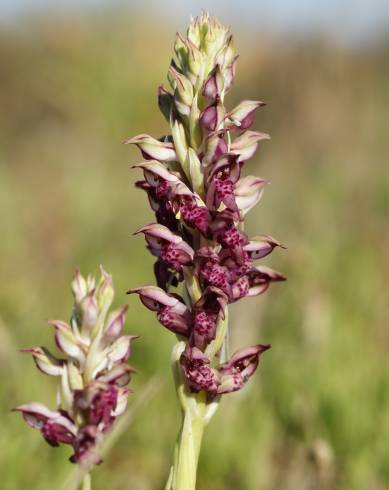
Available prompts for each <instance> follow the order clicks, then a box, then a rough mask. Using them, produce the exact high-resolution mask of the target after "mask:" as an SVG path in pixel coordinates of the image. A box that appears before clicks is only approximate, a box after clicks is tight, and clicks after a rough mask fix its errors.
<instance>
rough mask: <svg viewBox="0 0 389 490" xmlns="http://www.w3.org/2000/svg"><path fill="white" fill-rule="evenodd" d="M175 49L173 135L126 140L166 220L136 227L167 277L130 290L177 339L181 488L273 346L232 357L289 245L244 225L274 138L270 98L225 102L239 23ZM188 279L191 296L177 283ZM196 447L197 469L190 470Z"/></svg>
mask: <svg viewBox="0 0 389 490" xmlns="http://www.w3.org/2000/svg"><path fill="white" fill-rule="evenodd" d="M174 50H175V57H174V59H173V60H172V62H171V65H170V68H169V72H168V80H169V83H170V86H171V89H172V92H169V91H168V90H166V89H165V88H164V87H163V86H161V87H160V88H159V92H158V100H159V107H160V110H161V112H162V113H163V115H164V116H165V117H166V119H167V120H168V122H169V124H170V128H171V133H172V134H171V135H170V136H164V137H162V138H160V139H155V138H153V137H151V136H149V135H146V134H142V135H139V136H136V137H134V138H131V139H129V140H128V141H126V143H131V144H135V145H136V146H137V147H138V148H139V149H140V151H141V153H142V155H143V157H144V159H145V161H143V162H142V163H139V164H137V165H135V166H134V167H135V168H137V169H141V170H142V171H143V175H144V179H143V180H141V181H139V182H137V183H136V185H137V187H139V188H141V189H143V190H144V191H146V193H147V195H148V199H149V202H150V205H151V208H152V210H153V211H154V213H155V217H156V223H152V224H148V225H146V226H143V227H142V228H140V230H138V232H137V233H142V234H143V235H144V236H145V239H146V242H147V247H148V249H149V250H150V252H151V254H152V255H154V256H155V257H157V260H156V262H155V265H154V272H155V276H156V282H157V286H153V285H149V286H144V287H139V288H135V289H131V290H130V291H129V293H136V294H138V295H139V297H140V299H141V301H142V303H143V304H144V305H145V306H146V307H147V308H149V309H150V310H152V311H154V312H155V313H156V315H157V319H158V321H159V322H160V323H161V324H162V325H163V326H164V327H166V328H167V329H168V330H170V331H172V332H173V333H175V334H176V335H177V336H178V340H179V342H178V344H177V345H176V347H175V348H174V351H173V368H174V373H175V379H176V384H177V392H178V396H179V399H180V401H181V406H182V411H183V414H184V419H183V428H182V431H181V435H180V438H181V439H180V438H179V441H178V443H177V444H178V445H177V450H176V452H175V461H174V463H173V468H172V471H171V474H170V478H169V482H168V484H167V486H166V488H167V489H170V488H173V489H179V490H181V489H184V488H185V489H186V488H194V485H195V468H196V465H197V457H198V452H199V444H200V442H199V439H201V433H202V428H203V426H204V425H205V424H206V423H207V422H208V420H209V419H210V417H211V415H212V413H213V412H214V409H215V403H217V402H218V400H219V398H220V395H223V394H225V393H229V392H233V391H237V390H239V389H241V388H242V387H243V386H244V385H245V383H246V382H247V380H248V379H249V378H250V376H251V375H252V374H253V373H254V372H255V370H256V368H257V366H258V363H259V357H260V355H261V354H262V353H263V352H264V351H266V350H267V349H269V347H270V345H262V344H258V345H255V346H252V347H248V348H243V349H240V350H238V351H237V352H235V354H233V355H232V356H231V357H230V358H228V345H227V344H228V341H227V339H228V335H227V332H228V322H227V310H228V305H229V304H230V303H234V302H236V301H238V300H240V299H242V298H244V297H253V296H257V295H260V294H262V293H264V292H265V291H266V290H267V289H268V287H269V285H270V284H271V283H272V282H276V281H283V280H285V277H284V276H283V275H282V274H280V273H279V272H276V271H274V270H272V269H270V268H269V267H267V266H264V265H258V264H257V263H256V260H257V259H262V258H263V257H265V256H267V255H268V254H270V253H271V252H272V251H273V249H274V248H275V247H280V246H281V245H280V243H279V242H278V241H277V240H275V239H274V238H272V237H271V236H268V235H259V236H255V237H253V238H249V237H248V236H247V235H246V233H244V231H243V225H244V221H245V216H246V214H247V212H248V211H250V209H252V208H253V206H255V205H256V204H257V203H258V202H259V200H260V199H261V197H262V194H263V189H264V186H265V185H266V183H267V182H266V180H265V179H262V178H259V177H255V176H251V175H249V176H245V177H243V176H242V169H243V167H244V165H245V162H246V161H247V160H248V159H250V158H251V157H252V156H253V155H254V153H255V151H256V150H257V147H258V145H259V143H260V142H261V141H263V140H267V139H269V136H268V135H267V134H265V133H261V132H257V131H252V130H250V129H249V128H250V127H251V125H252V123H253V121H254V116H255V112H256V110H257V109H258V108H260V107H262V106H263V105H265V104H264V103H263V102H259V101H252V100H245V101H243V102H241V103H240V104H238V106H237V107H235V108H234V109H232V110H230V111H228V110H227V109H226V108H225V106H224V97H225V94H226V93H227V92H228V91H229V89H230V88H231V86H232V83H233V80H234V77H235V69H236V62H237V58H238V57H237V56H236V55H235V52H234V48H233V41H232V36H231V34H230V31H229V29H227V28H225V27H223V26H222V25H221V24H220V23H219V22H218V21H217V20H215V19H214V18H212V17H210V16H209V15H208V14H206V13H204V14H203V15H202V16H200V17H198V18H197V19H195V20H193V21H192V22H191V24H190V26H189V29H188V32H187V37H186V38H184V37H182V36H181V35H180V34H177V38H176V41H175V46H174ZM180 283H183V291H182V293H181V294H178V293H177V292H173V289H172V288H173V287H177V286H179V285H180ZM199 420H200V422H199ZM195 426H196V427H197V428H195ZM199 427H200V428H199ZM196 431H197V432H196ZM196 433H197V436H196ZM188 434H190V435H188ZM196 437H197V440H196ZM191 438H192V439H191ZM190 452H192V459H193V460H194V463H193V465H192V466H193V468H192V469H193V471H192V473H194V474H192V475H189V476H188V474H189V473H191V472H190V471H189V470H188V468H189V467H190V463H188V459H190V457H189V456H187V454H188V453H190ZM185 465H186V466H185ZM188 465H189V466H188ZM180 468H182V470H181V469H180Z"/></svg>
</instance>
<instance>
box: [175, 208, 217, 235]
mask: <svg viewBox="0 0 389 490" xmlns="http://www.w3.org/2000/svg"><path fill="white" fill-rule="evenodd" d="M180 212H181V216H182V219H183V220H184V221H185V223H186V224H187V225H188V226H190V227H191V228H196V229H198V230H200V231H201V232H202V233H205V232H206V231H207V229H208V223H209V221H210V213H209V211H208V209H207V208H206V207H205V206H197V205H195V204H193V203H188V202H186V203H185V204H182V205H181V206H180Z"/></svg>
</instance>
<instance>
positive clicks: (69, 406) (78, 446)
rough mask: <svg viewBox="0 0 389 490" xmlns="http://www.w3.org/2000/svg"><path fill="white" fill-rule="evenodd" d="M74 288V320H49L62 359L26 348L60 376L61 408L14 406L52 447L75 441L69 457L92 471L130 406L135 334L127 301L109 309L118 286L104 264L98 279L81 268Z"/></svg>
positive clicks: (38, 362) (43, 366) (45, 369)
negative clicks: (129, 327)
mask: <svg viewBox="0 0 389 490" xmlns="http://www.w3.org/2000/svg"><path fill="white" fill-rule="evenodd" d="M72 291H73V295H74V306H73V310H72V314H71V319H70V323H69V324H68V323H66V322H63V321H60V320H53V321H50V322H49V323H50V324H51V325H52V326H53V327H54V330H55V343H56V345H57V347H58V349H59V350H60V351H61V353H62V355H63V358H60V359H58V358H56V357H54V356H53V355H52V354H51V353H50V352H49V351H48V350H47V349H46V348H44V347H32V348H28V349H23V352H27V353H30V354H32V356H33V358H34V361H35V364H36V366H37V367H38V369H39V370H40V371H42V372H43V373H45V374H48V375H49V376H56V377H58V378H59V386H58V397H57V398H58V409H57V410H50V409H48V408H47V407H46V406H44V405H42V404H41V403H38V402H32V403H28V404H25V405H21V406H19V407H17V408H16V409H15V410H17V411H20V412H21V413H22V414H23V417H24V419H25V420H26V422H27V423H28V424H29V425H30V426H31V427H33V428H36V429H39V430H40V432H41V434H42V436H43V437H44V438H45V440H46V441H47V442H48V443H49V444H50V445H51V446H59V445H60V444H69V445H71V446H72V447H73V455H72V456H71V457H70V461H71V462H73V463H78V464H79V465H80V466H81V467H83V469H84V471H89V470H90V469H91V468H92V467H93V466H94V465H96V464H99V463H100V462H101V456H100V449H101V443H102V441H103V439H104V434H105V433H106V432H107V431H108V430H109V429H110V428H111V426H112V424H113V423H114V422H115V420H116V418H117V417H118V416H119V415H121V414H122V413H123V412H124V410H125V408H126V405H127V398H128V395H129V392H130V391H129V389H128V388H127V384H128V383H129V381H130V378H131V374H132V373H133V372H134V369H133V368H131V367H130V366H129V365H128V364H127V362H126V361H127V359H128V357H129V356H130V350H131V341H132V340H133V339H134V338H136V337H134V336H130V335H123V326H124V322H125V317H126V311H127V306H123V307H122V308H120V309H118V310H115V311H113V312H111V313H109V309H110V307H111V304H112V301H113V298H114V289H113V284H112V277H111V276H110V275H109V274H107V273H106V272H105V271H104V270H103V269H102V268H101V278H100V281H99V282H98V284H96V281H95V279H94V278H93V277H92V276H88V277H87V278H84V277H83V276H82V275H81V273H80V272H79V271H76V274H75V277H74V280H73V282H72Z"/></svg>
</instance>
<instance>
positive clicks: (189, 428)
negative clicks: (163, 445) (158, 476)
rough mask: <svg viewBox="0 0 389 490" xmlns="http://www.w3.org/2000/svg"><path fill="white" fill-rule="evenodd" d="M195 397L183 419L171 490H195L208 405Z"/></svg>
mask: <svg viewBox="0 0 389 490" xmlns="http://www.w3.org/2000/svg"><path fill="white" fill-rule="evenodd" d="M196 398H198V397H193V398H191V399H190V400H188V402H189V403H188V406H187V409H186V411H185V412H184V413H183V417H182V427H181V430H180V433H179V435H178V439H177V442H176V447H175V451H174V464H173V473H172V481H171V490H195V488H196V474H197V465H198V461H199V455H200V448H201V441H202V438H203V433H204V425H205V424H204V412H205V408H206V405H205V403H204V402H203V401H202V400H198V399H196Z"/></svg>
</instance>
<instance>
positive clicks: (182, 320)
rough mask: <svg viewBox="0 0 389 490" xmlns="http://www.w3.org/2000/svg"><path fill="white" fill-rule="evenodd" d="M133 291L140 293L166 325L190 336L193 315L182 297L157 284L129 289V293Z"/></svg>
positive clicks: (177, 332) (143, 301) (185, 335)
mask: <svg viewBox="0 0 389 490" xmlns="http://www.w3.org/2000/svg"><path fill="white" fill-rule="evenodd" d="M133 293H136V294H138V295H139V298H140V300H141V301H142V303H143V304H144V305H145V306H146V307H147V308H148V309H149V310H151V311H155V312H156V313H157V318H158V321H159V322H160V323H161V324H162V325H163V326H164V327H166V328H167V329H168V330H171V331H172V332H174V333H176V334H178V335H182V336H184V337H188V336H189V333H190V326H191V321H192V316H191V312H190V310H189V309H188V308H187V306H186V305H185V303H184V302H183V300H182V299H181V298H179V297H178V296H177V295H174V296H173V295H171V294H168V293H166V292H165V291H164V290H163V289H161V288H158V287H155V286H144V287H143V288H134V289H130V290H129V291H127V294H133Z"/></svg>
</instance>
